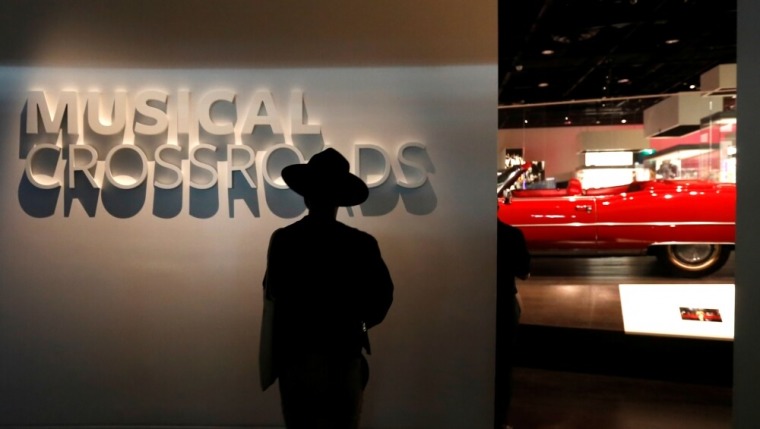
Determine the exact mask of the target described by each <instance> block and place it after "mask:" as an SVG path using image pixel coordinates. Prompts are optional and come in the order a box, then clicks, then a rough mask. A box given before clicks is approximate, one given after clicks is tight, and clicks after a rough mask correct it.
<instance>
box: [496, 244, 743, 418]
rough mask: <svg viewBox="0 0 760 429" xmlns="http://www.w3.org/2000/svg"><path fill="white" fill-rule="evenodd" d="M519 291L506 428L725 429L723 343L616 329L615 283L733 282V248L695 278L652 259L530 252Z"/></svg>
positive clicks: (726, 348)
mask: <svg viewBox="0 0 760 429" xmlns="http://www.w3.org/2000/svg"><path fill="white" fill-rule="evenodd" d="M532 271H533V274H532V276H531V278H530V279H529V280H527V281H521V282H519V283H518V289H519V290H520V294H521V295H522V298H523V310H524V312H523V317H522V323H523V326H522V327H521V330H522V333H521V335H519V340H518V346H517V353H518V355H519V358H518V363H517V367H516V368H515V370H514V390H513V392H514V393H513V402H512V407H511V419H510V420H511V422H510V423H511V425H512V426H513V427H514V429H666V428H674V429H681V428H689V429H724V428H725V429H729V428H731V400H732V398H731V396H732V388H731V377H732V368H731V365H732V362H733V361H732V343H731V342H730V341H706V340H699V339H666V338H662V337H646V336H631V335H626V334H624V332H623V324H622V314H621V309H620V295H619V291H618V285H619V284H624V283H625V284H629V283H718V284H723V283H733V282H734V271H735V263H734V258H733V256H732V257H731V259H729V261H728V263H727V264H726V266H724V267H723V268H722V269H721V270H720V271H718V272H717V273H715V274H713V275H711V276H708V277H704V278H701V279H679V278H673V277H668V276H664V275H663V274H662V273H661V272H660V271H659V270H658V269H657V267H656V264H655V260H654V258H651V257H628V258H618V257H615V258H596V259H594V258H535V259H534V261H533V270H532Z"/></svg>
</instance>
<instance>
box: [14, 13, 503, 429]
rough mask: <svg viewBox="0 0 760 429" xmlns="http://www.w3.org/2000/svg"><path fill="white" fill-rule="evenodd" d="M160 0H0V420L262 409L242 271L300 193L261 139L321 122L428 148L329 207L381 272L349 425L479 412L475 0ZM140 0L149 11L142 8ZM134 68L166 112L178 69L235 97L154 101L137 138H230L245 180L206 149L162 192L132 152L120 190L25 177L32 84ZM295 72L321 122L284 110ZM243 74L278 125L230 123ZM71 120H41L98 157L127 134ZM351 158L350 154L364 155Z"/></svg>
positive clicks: (487, 417) (487, 54) (488, 224)
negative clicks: (204, 161)
mask: <svg viewBox="0 0 760 429" xmlns="http://www.w3.org/2000/svg"><path fill="white" fill-rule="evenodd" d="M166 3H168V4H169V5H166ZM166 3H163V2H162V3H161V5H160V6H156V5H155V4H154V3H152V2H143V1H137V2H131V1H123V2H122V1H118V2H112V3H111V5H112V7H109V8H108V10H105V9H104V8H98V7H97V5H100V3H99V2H90V1H84V0H83V1H75V2H68V3H67V4H66V5H67V7H62V6H61V5H60V4H59V3H57V2H48V1H39V2H27V3H26V4H23V3H19V4H16V3H13V6H10V7H7V8H6V7H4V6H3V7H2V8H3V9H6V10H2V12H3V14H6V16H8V14H14V15H13V16H16V17H17V19H16V20H15V21H16V22H17V23H18V26H17V28H16V29H15V33H14V35H15V37H16V38H17V40H21V41H23V43H20V44H13V45H4V46H2V49H3V50H2V51H1V53H2V55H3V58H4V61H3V64H4V66H2V67H0V135H1V136H2V141H3V143H4V144H3V145H0V219H2V222H0V255H2V257H1V258H0V379H2V380H3V381H2V383H0V425H20V424H27V425H31V424H39V425H53V426H55V425H98V426H101V425H103V426H108V425H198V426H217V425H242V426H267V425H278V424H281V419H280V412H279V405H278V397H277V392H276V389H273V390H269V391H267V392H264V393H262V392H260V391H259V389H258V377H257V363H256V354H257V351H258V330H259V319H260V310H261V285H260V282H261V278H262V276H263V271H264V259H265V252H266V246H267V242H268V239H269V235H270V234H271V232H272V231H273V230H274V229H275V228H276V227H278V226H281V225H285V224H287V223H290V222H292V221H294V220H295V219H297V218H298V217H300V216H301V215H302V214H303V206H302V204H301V202H300V200H299V198H296V197H294V194H292V193H291V192H290V191H289V190H281V189H276V186H271V185H268V184H267V183H266V181H265V180H264V177H263V175H264V170H266V171H267V172H268V173H270V174H272V175H273V176H274V177H276V176H277V173H278V170H279V168H280V167H281V166H282V165H284V164H286V163H287V162H292V161H293V158H292V156H291V157H290V158H289V157H288V156H287V152H281V153H284V154H285V156H284V157H283V158H280V157H276V158H275V159H274V160H273V161H272V163H271V164H269V166H265V165H263V159H264V157H265V155H266V153H267V152H268V151H270V150H271V149H272V144H274V143H286V144H291V143H292V144H294V145H295V146H297V147H299V148H300V149H301V150H303V152H304V153H309V152H313V151H316V150H318V149H320V148H321V147H323V144H328V145H332V146H334V147H335V148H337V149H338V150H339V151H341V152H342V153H343V154H344V155H346V156H347V157H348V158H349V159H351V161H352V164H353V167H354V169H356V168H357V165H356V162H355V161H354V159H353V156H352V154H353V151H354V150H355V149H356V145H358V144H374V145H377V146H379V147H382V148H383V149H384V150H386V151H387V152H388V154H389V158H390V159H391V160H396V159H397V155H396V151H397V150H398V149H399V148H400V147H401V145H403V144H404V143H407V142H416V143H420V144H421V145H422V146H423V147H424V149H422V150H412V151H411V152H408V155H409V157H410V158H411V159H412V161H413V162H415V163H417V164H416V165H418V167H417V170H416V171H417V172H419V171H421V170H424V174H425V175H426V177H427V181H426V182H425V184H424V185H422V186H420V187H416V188H412V189H408V188H405V187H403V186H400V185H398V184H396V182H397V181H403V179H404V177H402V176H403V175H404V173H401V172H399V169H398V168H397V169H396V170H394V171H393V175H392V176H391V177H389V178H388V180H387V181H386V182H385V184H384V185H383V186H380V187H377V188H373V190H372V193H371V195H370V200H369V201H368V202H367V203H365V204H364V205H362V206H360V207H356V208H353V209H352V210H343V211H341V213H340V215H339V217H340V219H341V220H343V221H345V222H347V223H349V224H351V225H354V226H357V227H359V228H362V229H365V230H367V231H368V232H370V233H372V234H374V235H375V236H376V237H377V238H378V240H379V242H380V246H381V250H382V252H383V254H384V256H385V258H386V262H387V263H388V265H389V267H390V269H391V273H392V276H393V278H394V280H395V283H396V300H395V303H394V306H393V307H392V309H391V311H390V313H389V316H388V319H387V321H386V322H385V323H384V324H383V325H381V326H379V327H378V328H376V330H375V331H374V332H372V333H371V336H372V340H373V350H374V351H375V353H374V354H373V355H372V356H371V357H370V365H371V367H372V375H371V381H370V385H369V389H368V392H367V397H366V406H365V413H364V418H363V422H364V426H366V427H373V428H391V427H393V428H398V427H405V428H430V427H439V428H461V427H469V428H477V427H483V428H485V427H488V426H490V424H491V416H492V400H491V392H492V382H493V380H492V378H493V377H492V374H493V344H492V342H493V334H494V326H493V325H494V316H495V314H494V309H495V308H494V298H495V290H494V286H495V238H494V229H493V193H492V190H493V189H492V188H493V186H492V185H493V183H492V182H493V170H492V165H493V164H492V162H493V161H492V160H493V158H492V156H493V155H492V154H493V152H492V150H493V149H492V148H493V145H494V144H495V142H496V121H497V119H496V110H495V109H494V106H495V105H496V90H495V87H494V82H496V56H495V55H496V51H495V46H496V43H495V41H496V31H495V30H496V4H495V2H490V1H486V2H475V3H473V2H466V3H465V2H462V3H461V4H460V2H456V1H450V2H444V3H441V2H432V1H430V2H420V3H415V4H412V5H409V4H406V3H404V2H388V3H383V6H378V5H374V4H373V5H360V6H357V5H356V4H355V3H354V2H348V1H337V0H335V1H330V2H320V4H319V6H314V5H311V6H303V5H302V4H301V3H298V2H278V1H271V2H270V1H265V2H250V3H249V2H246V3H243V2H214V3H213V5H214V6H213V7H211V6H209V4H211V3H209V2H194V1H193V2H166ZM172 5H173V6H174V7H175V8H174V9H171V8H170V6H172ZM193 6H194V7H195V8H193ZM157 7H158V8H164V7H166V8H167V9H169V10H170V11H172V12H171V13H170V14H169V15H163V16H168V17H169V18H158V17H156V16H154V15H153V14H150V13H147V12H146V11H155V8H157ZM304 7H306V8H309V9H311V10H303V8H304ZM463 8H464V10H465V12H464V13H462V10H463ZM6 12H7V13H6ZM306 16H309V18H307V17H306ZM402 18H404V19H402ZM423 18H424V19H423ZM162 20H167V21H166V22H163V21H162ZM162 22H163V23H164V24H166V25H164V26H161V25H159V24H161V23H162ZM390 28H393V29H394V31H390V30H389V29H390ZM420 30H424V31H420ZM2 31H4V32H5V31H10V30H7V29H3V30H2ZM430 32H434V34H435V36H434V37H433V36H431V34H430ZM386 35H389V37H383V36H386ZM40 38H42V40H40ZM441 46H446V49H441ZM315 50H316V51H319V52H315ZM353 53H356V55H353ZM301 54H302V55H301ZM146 89H158V90H161V91H165V92H166V93H167V94H169V103H168V105H167V106H168V107H167V110H169V111H170V112H171V111H172V109H173V108H174V107H171V106H173V104H172V103H173V101H174V100H176V97H177V92H178V91H180V90H187V91H190V92H191V94H192V96H191V100H192V101H193V102H195V101H197V100H198V98H196V97H200V96H201V95H203V94H206V93H208V92H209V91H210V90H214V89H226V90H229V91H231V92H234V93H235V94H237V98H236V104H237V106H238V108H237V109H233V108H232V107H231V104H228V105H225V103H222V106H221V110H214V113H213V114H212V115H214V116H215V118H216V119H218V120H219V121H220V122H224V121H227V120H229V121H230V122H234V121H235V117H236V116H235V115H234V113H237V119H238V121H237V124H238V125H236V132H235V133H233V136H232V137H229V136H225V137H216V138H215V137H212V136H209V135H207V134H204V133H201V132H199V131H197V128H195V127H197V117H195V118H194V119H193V120H192V121H191V123H193V124H195V125H194V129H195V130H194V131H191V132H190V134H189V135H188V136H186V137H183V136H181V135H180V136H179V137H177V136H176V135H175V134H176V133H174V132H173V130H175V129H176V124H174V123H172V124H171V125H170V127H169V131H168V133H167V134H166V135H165V136H162V137H161V138H159V139H157V140H158V141H153V142H148V143H146V144H145V147H154V145H155V144H158V143H163V142H164V141H167V142H170V143H179V144H181V145H184V146H185V147H187V146H190V147H192V146H194V145H195V144H197V143H198V142H199V141H202V142H204V143H212V144H214V145H217V146H219V147H220V148H223V147H224V146H225V145H226V144H228V143H249V144H250V145H251V146H252V147H254V148H255V149H257V151H258V156H257V164H256V166H255V168H253V169H251V175H252V176H253V178H254V180H255V181H256V185H257V188H256V189H253V190H251V189H246V188H245V187H236V188H234V190H232V191H228V190H227V179H226V175H225V174H223V172H224V171H225V169H226V168H227V163H226V161H225V160H224V157H222V158H221V161H220V164H218V165H219V170H220V171H221V172H222V174H220V179H219V180H220V182H219V184H218V186H216V187H214V188H212V189H211V190H208V191H199V190H191V189H189V187H188V179H190V175H186V176H185V181H184V183H183V185H182V187H181V189H179V190H176V191H174V192H168V193H167V192H161V191H157V190H156V189H155V186H153V185H152V179H153V177H152V175H149V176H148V181H147V184H146V185H144V186H141V187H139V188H137V189H136V190H132V191H120V190H118V189H113V188H104V189H103V190H95V191H87V187H86V186H83V183H81V180H79V181H77V182H75V184H76V188H75V189H73V190H71V189H69V188H67V187H66V186H65V185H66V184H65V183H64V187H63V188H56V189H52V190H40V189H37V188H35V187H34V186H32V185H30V184H29V183H28V181H27V180H26V179H25V173H24V168H25V158H26V156H27V155H28V153H29V152H28V151H29V149H30V148H31V147H32V146H33V144H34V143H39V142H42V141H44V140H45V138H44V136H43V137H39V136H36V135H30V134H29V133H28V132H27V131H26V119H28V118H27V115H26V113H25V112H26V110H25V105H26V103H27V100H28V98H29V94H30V92H31V91H37V90H42V91H45V93H46V94H48V95H49V96H50V97H51V99H54V98H55V97H57V96H59V95H60V94H61V93H62V91H74V92H77V93H78V94H79V96H80V102H82V103H83V101H82V100H83V99H84V96H85V95H86V94H87V93H88V92H89V91H95V90H97V91H101V92H102V93H103V94H106V95H109V94H112V93H113V91H116V90H121V91H126V93H127V94H128V97H129V101H130V103H131V101H132V97H134V96H135V95H136V94H138V93H140V92H141V91H143V90H146ZM295 89H297V90H302V91H303V92H304V94H305V95H304V102H305V105H306V113H307V116H306V119H305V121H306V122H308V123H309V124H311V125H319V127H320V128H321V134H319V135H312V136H307V138H302V137H298V136H293V135H292V134H291V126H290V118H291V111H290V110H289V107H288V99H289V95H290V93H291V91H292V90H295ZM257 90H266V91H268V92H269V93H271V94H272V96H273V98H274V101H275V105H276V106H277V110H278V115H272V113H271V112H267V113H268V114H269V115H270V116H276V117H277V118H280V119H281V120H282V122H283V123H284V125H283V128H284V130H283V131H284V132H283V134H282V136H271V135H269V136H267V135H264V136H257V137H256V138H255V139H254V141H253V142H250V141H247V140H246V137H245V136H242V137H240V138H239V139H240V140H238V141H235V137H234V136H235V135H237V134H238V131H239V126H240V123H239V120H240V117H241V116H242V115H244V113H243V112H244V111H245V109H246V107H245V106H247V103H248V102H249V101H250V100H251V97H252V94H253V93H254V92H255V91H257ZM128 112H130V110H129V109H128ZM200 113H201V114H202V113H203V112H202V111H201V112H200ZM129 114H130V115H131V113H129ZM216 115H218V116H216ZM170 116H171V114H170ZM78 120H79V121H80V122H84V118H82V117H79V118H78ZM131 123H132V121H131V120H130V121H128V124H131ZM80 125H82V126H83V123H82V124H80ZM82 129H83V130H85V131H83V132H82V133H80V134H79V135H78V136H75V137H73V138H72V141H65V142H61V143H59V144H61V145H63V146H67V145H68V144H73V143H75V142H76V143H78V144H85V145H94V146H97V147H98V148H99V149H101V152H100V155H101V157H103V153H105V152H106V151H107V150H108V149H109V148H110V147H112V145H114V144H118V143H120V142H121V141H122V140H124V141H126V142H129V141H130V140H131V138H132V134H131V131H130V130H131V127H130V126H127V127H126V132H125V133H124V136H123V137H122V136H120V137H119V138H116V139H114V140H113V141H112V140H110V139H108V138H103V137H97V136H95V135H93V133H91V132H89V131H86V128H84V127H83V128H82ZM265 134H266V133H265ZM259 138H260V140H259ZM50 143H55V141H51V142H50ZM151 145H153V146H151ZM182 157H183V158H187V153H183V154H182ZM362 162H366V165H365V164H363V163H362V166H363V167H364V166H367V168H368V170H367V174H372V173H375V172H377V171H378V169H379V167H381V166H379V165H378V164H377V163H376V162H375V161H373V160H371V159H370V160H369V161H367V160H364V161H362ZM184 164H185V167H186V168H187V167H188V166H187V161H184ZM64 165H65V163H61V166H64ZM130 165H132V167H131V170H130V171H132V172H133V173H134V171H137V169H136V168H135V167H134V164H130ZM149 165H150V170H151V171H152V169H153V168H154V165H153V161H150V162H149ZM36 167H37V168H42V167H44V165H42V164H40V165H38V166H36ZM103 168H104V166H103V163H102V162H101V163H100V164H99V166H98V170H97V174H96V175H97V176H99V177H102V175H103ZM406 172H410V170H408V169H407V170H406ZM411 173H415V171H414V169H413V170H412V171H411ZM55 175H56V177H63V176H64V175H65V168H63V169H59V170H58V171H57V172H56V173H55ZM194 175H195V173H193V177H196V176H194ZM197 177H200V179H197V180H199V181H200V180H202V179H203V178H204V176H203V175H202V174H201V175H200V176H197ZM197 177H196V178H197ZM372 177H374V176H371V177H370V178H372ZM415 177H416V176H414V175H411V176H409V177H407V179H409V180H413V179H414V178H415ZM101 180H102V179H101ZM357 281H361V273H357Z"/></svg>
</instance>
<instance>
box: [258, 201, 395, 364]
mask: <svg viewBox="0 0 760 429" xmlns="http://www.w3.org/2000/svg"><path fill="white" fill-rule="evenodd" d="M264 287H265V289H266V294H267V296H268V297H270V298H272V299H273V300H274V301H275V307H276V311H275V323H274V327H275V328H274V350H275V359H277V360H278V361H281V360H282V359H286V360H287V359H289V358H296V357H297V356H298V355H299V354H303V353H306V352H310V353H321V354H330V355H335V356H358V355H359V354H361V349H362V347H364V348H365V349H366V350H367V352H369V351H370V347H369V338H368V336H367V332H366V330H367V329H369V328H371V327H373V326H375V325H377V324H378V323H380V322H382V321H383V319H384V318H385V315H386V313H387V312H388V309H389V308H390V305H391V302H392V301H393V282H392V281H391V277H390V274H389V272H388V268H387V267H386V265H385V262H384V261H383V259H382V256H381V255H380V248H379V247H378V245H377V241H376V240H375V238H374V237H372V236H371V235H369V234H367V233H365V232H362V231H360V230H358V229H356V228H352V227H349V226H347V225H345V224H343V223H341V222H338V221H335V220H327V221H326V220H318V219H315V218H312V217H310V216H308V215H307V216H306V217H304V218H303V219H301V220H299V221H297V222H295V223H293V224H291V225H289V226H287V227H284V228H280V229H278V230H276V231H275V232H274V233H273V234H272V237H271V239H270V242H269V251H268V255H267V272H266V275H265V277H264Z"/></svg>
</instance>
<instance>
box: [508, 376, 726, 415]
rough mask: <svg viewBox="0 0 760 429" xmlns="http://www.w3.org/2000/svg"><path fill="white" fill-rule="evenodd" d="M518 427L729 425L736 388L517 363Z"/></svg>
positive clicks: (515, 401)
mask: <svg viewBox="0 0 760 429" xmlns="http://www.w3.org/2000/svg"><path fill="white" fill-rule="evenodd" d="M514 376H515V380H514V393H513V395H514V396H513V402H512V408H511V418H510V420H511V422H510V424H511V425H512V427H514V429H666V428H668V429H670V428H672V429H682V428H688V429H723V428H725V429H730V428H731V394H732V391H731V388H730V387H722V386H710V385H699V384H690V383H677V382H668V381H656V380H644V379H636V378H629V377H617V376H608V375H595V374H581V373H572V372H560V371H551V370H543V369H534V368H515V373H514Z"/></svg>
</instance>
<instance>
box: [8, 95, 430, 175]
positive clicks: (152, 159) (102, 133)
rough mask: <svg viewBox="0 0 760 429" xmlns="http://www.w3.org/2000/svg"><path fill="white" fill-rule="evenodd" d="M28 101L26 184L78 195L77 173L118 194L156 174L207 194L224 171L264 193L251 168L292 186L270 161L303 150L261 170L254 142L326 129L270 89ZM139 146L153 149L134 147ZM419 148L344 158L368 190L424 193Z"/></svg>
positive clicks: (297, 157) (366, 151) (296, 100)
mask: <svg viewBox="0 0 760 429" xmlns="http://www.w3.org/2000/svg"><path fill="white" fill-rule="evenodd" d="M26 101H27V103H26V109H25V112H26V113H25V114H26V120H25V129H24V130H22V133H23V137H22V140H23V141H24V142H31V143H28V144H27V146H29V149H28V151H26V153H25V155H24V151H23V150H22V151H21V152H22V158H25V159H26V165H25V175H26V178H27V179H28V181H29V182H30V183H31V184H32V185H33V186H34V187H36V188H39V189H56V188H60V187H63V186H66V184H67V186H68V188H70V189H74V188H76V187H77V186H83V185H82V181H79V182H78V181H77V180H76V178H77V177H79V176H81V177H84V178H85V179H86V182H85V183H86V185H87V186H89V187H90V188H92V189H101V188H102V187H103V186H104V181H107V182H108V184H110V185H113V186H114V187H116V188H118V189H134V188H137V187H140V186H143V185H145V184H146V182H147V181H148V178H149V177H152V178H153V179H152V183H150V184H148V185H152V186H154V187H156V188H159V189H175V188H178V187H180V186H181V185H182V184H183V183H184V182H187V183H188V185H189V187H190V188H194V189H209V188H212V187H215V186H218V181H219V174H226V175H227V176H226V177H227V187H228V188H233V175H234V174H235V173H238V174H239V175H241V176H242V178H243V179H244V182H245V184H244V185H243V186H247V187H249V188H257V183H259V180H258V179H259V177H254V176H252V174H251V171H252V170H255V171H256V172H260V177H261V179H262V180H264V181H265V182H266V183H267V184H269V185H270V186H271V187H272V188H274V189H287V186H286V185H285V184H284V183H283V182H282V181H281V179H279V170H281V168H282V167H283V166H284V165H281V164H282V163H276V162H275V163H271V162H270V160H271V159H272V158H273V157H274V154H275V153H278V152H290V154H289V155H288V156H289V158H290V159H292V160H293V161H294V162H295V161H297V162H305V156H304V153H303V152H302V151H301V149H299V147H298V146H296V145H294V144H288V143H276V144H272V145H269V146H268V147H266V149H265V150H263V152H264V154H263V156H262V157H261V158H260V163H261V165H256V162H257V151H256V150H255V149H254V147H253V146H254V145H252V144H250V142H251V141H252V140H251V136H253V135H254V134H255V133H257V132H259V131H261V130H265V132H266V133H268V135H270V136H275V137H277V138H276V139H274V140H275V141H280V142H285V141H286V139H285V137H286V135H285V134H286V132H285V130H286V129H289V133H290V134H289V137H290V139H289V140H290V141H291V142H292V140H293V137H294V136H321V134H322V128H321V125H319V124H313V123H309V122H308V120H307V118H306V117H305V114H304V112H305V111H306V106H305V101H304V97H303V92H302V91H300V90H292V91H291V93H290V95H289V103H288V110H287V112H286V113H287V114H286V115H282V114H281V112H280V110H279V109H278V108H277V106H276V105H275V102H274V97H273V95H272V93H271V92H270V91H267V90H259V91H255V92H254V93H253V95H252V96H251V97H250V99H249V101H247V102H246V103H242V102H240V99H239V97H238V94H236V93H235V92H234V91H232V90H227V89H214V90H210V91H208V92H206V93H204V94H200V95H199V96H197V99H196V94H192V93H191V92H190V91H185V90H180V91H178V92H176V93H175V94H170V93H168V92H165V91H159V90H144V91H141V92H138V93H135V94H129V93H127V92H126V91H113V92H112V93H108V94H104V93H101V92H95V91H90V92H86V93H83V94H80V93H79V92H78V91H60V92H57V93H49V92H46V91H29V92H28V95H27V100H26ZM80 121H81V122H80ZM23 122H24V121H22V123H23ZM286 125H287V127H286ZM138 140H139V141H140V142H149V144H147V145H146V144H144V143H143V144H137V142H138ZM219 142H222V144H219ZM247 142H248V143H247ZM22 146H23V144H22ZM415 151H422V152H425V151H426V148H425V146H424V144H422V143H419V142H405V143H403V144H401V145H400V147H398V149H397V150H396V153H393V154H391V153H389V152H388V150H387V149H386V148H385V147H383V146H380V145H377V144H367V143H357V144H355V145H354V147H353V152H354V153H353V156H351V155H348V154H344V155H346V157H347V158H348V159H349V160H351V161H352V163H353V168H352V169H353V171H354V173H355V174H357V175H359V176H360V177H363V178H364V179H365V180H366V181H367V184H368V186H369V187H370V188H375V187H378V186H381V185H383V184H385V183H386V182H387V181H388V180H389V179H390V178H391V177H393V178H394V180H395V184H396V185H398V186H400V187H402V188H418V187H421V186H422V185H424V184H425V182H426V181H427V169H426V167H425V165H423V163H421V162H419V161H418V160H417V159H418V158H416V157H414V156H410V154H413V153H414V152H415ZM260 152H262V150H260V151H258V153H260ZM184 159H186V160H187V161H189V162H187V163H185V162H183V160H184ZM51 160H52V161H51ZM99 166H101V168H100V169H99V168H98V167H99ZM373 172H379V173H378V174H371V173H373ZM150 173H152V174H150ZM391 173H393V175H391Z"/></svg>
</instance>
